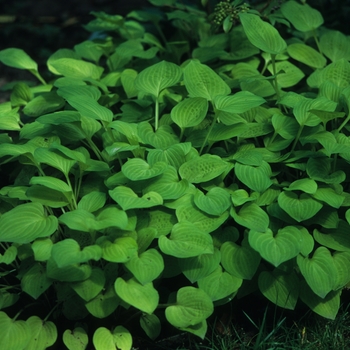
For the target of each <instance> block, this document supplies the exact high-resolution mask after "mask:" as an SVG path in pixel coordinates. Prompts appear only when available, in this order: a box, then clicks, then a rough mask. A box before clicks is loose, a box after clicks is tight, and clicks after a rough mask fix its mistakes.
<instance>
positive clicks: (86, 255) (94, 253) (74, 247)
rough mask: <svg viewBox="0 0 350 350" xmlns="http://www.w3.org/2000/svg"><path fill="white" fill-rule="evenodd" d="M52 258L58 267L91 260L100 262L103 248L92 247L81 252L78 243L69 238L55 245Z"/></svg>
mask: <svg viewBox="0 0 350 350" xmlns="http://www.w3.org/2000/svg"><path fill="white" fill-rule="evenodd" d="M51 257H52V259H53V260H54V261H55V262H56V264H57V266H58V267H65V266H68V265H71V264H77V263H82V262H87V261H89V260H90V259H93V260H96V261H97V260H99V259H101V257H102V251H101V247H100V246H98V245H91V246H87V247H85V248H83V250H80V246H79V244H78V242H77V241H76V240H74V239H71V238H67V239H64V240H62V241H60V242H58V243H56V244H54V245H53V247H52V249H51Z"/></svg>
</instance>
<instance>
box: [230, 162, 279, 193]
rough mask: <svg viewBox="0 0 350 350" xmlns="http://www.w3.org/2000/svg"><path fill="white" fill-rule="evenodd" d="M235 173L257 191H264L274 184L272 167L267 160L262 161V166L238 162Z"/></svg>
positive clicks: (240, 179)
mask: <svg viewBox="0 0 350 350" xmlns="http://www.w3.org/2000/svg"><path fill="white" fill-rule="evenodd" d="M235 174H236V176H237V178H238V180H239V181H241V182H242V183H244V184H245V185H246V186H248V187H249V188H250V189H251V190H253V191H255V192H259V193H262V192H264V191H266V190H267V189H268V188H269V187H270V186H271V185H272V181H271V179H270V177H271V175H272V171H271V167H270V165H269V163H267V162H265V161H262V163H261V165H260V166H251V165H245V164H241V163H239V162H237V163H236V165H235Z"/></svg>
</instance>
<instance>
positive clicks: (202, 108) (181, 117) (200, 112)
mask: <svg viewBox="0 0 350 350" xmlns="http://www.w3.org/2000/svg"><path fill="white" fill-rule="evenodd" d="M207 112H208V101H207V99H205V98H203V97H192V98H187V99H185V100H183V101H181V102H180V103H178V104H177V105H176V106H175V107H174V108H173V109H172V110H171V119H172V120H173V122H174V123H175V124H177V125H178V126H179V127H180V128H181V129H184V128H190V127H194V126H197V125H199V124H200V123H201V122H202V121H203V120H204V118H205V117H206V115H207Z"/></svg>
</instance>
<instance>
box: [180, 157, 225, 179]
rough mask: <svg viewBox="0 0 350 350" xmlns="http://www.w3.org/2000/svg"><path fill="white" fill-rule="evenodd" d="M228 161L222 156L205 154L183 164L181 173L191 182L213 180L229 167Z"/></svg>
mask: <svg viewBox="0 0 350 350" xmlns="http://www.w3.org/2000/svg"><path fill="white" fill-rule="evenodd" d="M228 166H229V165H228V163H227V162H225V161H223V160H222V159H221V158H220V157H218V156H215V155H211V154H205V155H203V156H201V157H196V158H193V159H191V160H189V161H187V162H186V163H184V164H182V165H181V167H180V169H179V174H180V176H181V177H182V178H183V179H186V180H188V181H189V182H191V183H201V182H206V181H209V180H212V179H214V178H216V177H217V176H219V175H221V174H222V173H223V172H224V171H225V170H227V169H228Z"/></svg>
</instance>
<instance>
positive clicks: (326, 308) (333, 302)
mask: <svg viewBox="0 0 350 350" xmlns="http://www.w3.org/2000/svg"><path fill="white" fill-rule="evenodd" d="M340 294H341V291H336V292H330V293H328V294H327V295H326V297H325V298H321V297H319V296H318V295H316V294H315V293H314V292H313V291H312V290H311V289H310V287H309V286H308V284H307V283H306V282H305V281H303V282H301V285H300V299H301V300H302V301H303V302H304V303H305V304H306V305H307V306H308V307H309V308H310V309H311V310H312V311H313V312H315V313H317V314H318V315H320V316H322V317H325V318H329V319H331V320H334V319H335V317H336V316H337V313H338V310H339V308H340Z"/></svg>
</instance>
